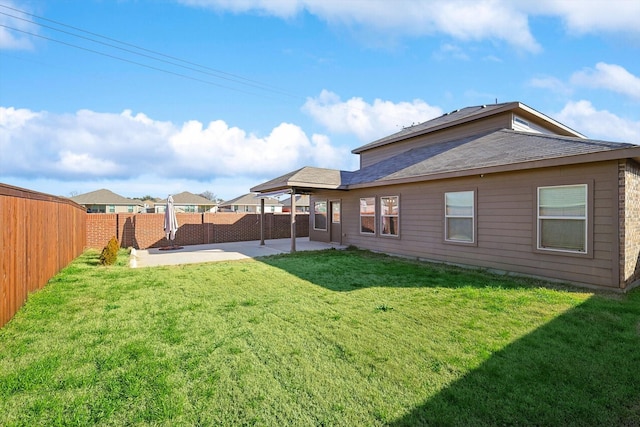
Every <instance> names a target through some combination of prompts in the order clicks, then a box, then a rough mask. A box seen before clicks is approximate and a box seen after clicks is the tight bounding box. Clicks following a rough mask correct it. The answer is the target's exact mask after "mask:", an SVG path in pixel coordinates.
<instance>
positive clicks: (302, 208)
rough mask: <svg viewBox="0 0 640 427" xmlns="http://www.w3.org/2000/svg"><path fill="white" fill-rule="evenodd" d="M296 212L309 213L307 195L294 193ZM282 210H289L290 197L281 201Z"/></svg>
mask: <svg viewBox="0 0 640 427" xmlns="http://www.w3.org/2000/svg"><path fill="white" fill-rule="evenodd" d="M295 202H296V203H295V205H296V213H309V195H308V194H296V198H295ZM281 203H282V212H291V197H287V198H286V199H284V200H282V201H281Z"/></svg>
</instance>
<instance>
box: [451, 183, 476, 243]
mask: <svg viewBox="0 0 640 427" xmlns="http://www.w3.org/2000/svg"><path fill="white" fill-rule="evenodd" d="M444 200H445V213H444V216H445V240H447V241H451V242H471V243H472V242H473V241H474V226H473V224H474V203H473V191H457V192H455V193H445V195H444Z"/></svg>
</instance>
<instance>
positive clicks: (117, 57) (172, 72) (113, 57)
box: [0, 24, 264, 96]
mask: <svg viewBox="0 0 640 427" xmlns="http://www.w3.org/2000/svg"><path fill="white" fill-rule="evenodd" d="M0 27H3V28H7V29H9V30H12V31H18V32H20V33H24V34H28V35H30V36H33V37H38V38H41V39H44V40H48V41H52V42H55V43H60V44H62V45H65V46H69V47H73V48H76V49H80V50H84V51H87V52H91V53H95V54H97V55H102V56H106V57H108V58H112V59H117V60H118V61H122V62H128V63H129V64H134V65H138V66H140V67H145V68H149V69H151V70H155V71H160V72H163V73H167V74H172V75H174V76H178V77H182V78H185V79H189V80H193V81H197V82H200V83H206V84H209V85H213V86H217V87H221V88H225V89H230V90H235V91H237V92H243V93H246V94H250V95H260V94H256V93H253V92H248V91H245V90H242V89H238V88H234V87H231V86H225V85H221V84H218V83H214V82H212V81H209V80H203V79H199V78H197V77H192V76H188V75H186V74H182V73H176V72H175V71H169V70H165V69H163V68H158V67H154V66H152V65H148V64H143V63H141V62H137V61H133V60H130V59H126V58H121V57H119V56H116V55H111V54H109V53H105V52H100V51H97V50H93V49H89V48H86V47H82V46H78V45H74V44H72V43H67V42H64V41H62V40H56V39H53V38H51V37H47V36H43V35H40V34H36V33H32V32H30V31H25V30H20V29H18V28H14V27H10V26H8V25H4V24H0ZM263 96H264V95H263Z"/></svg>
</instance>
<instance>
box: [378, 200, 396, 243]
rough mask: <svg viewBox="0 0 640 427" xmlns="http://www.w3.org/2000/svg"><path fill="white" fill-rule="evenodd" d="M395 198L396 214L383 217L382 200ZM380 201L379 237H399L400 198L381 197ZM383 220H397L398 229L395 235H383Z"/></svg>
mask: <svg viewBox="0 0 640 427" xmlns="http://www.w3.org/2000/svg"><path fill="white" fill-rule="evenodd" d="M393 198H395V199H396V200H397V201H398V202H397V203H398V213H397V214H395V215H385V214H384V213H383V210H382V200H383V199H393ZM379 200H380V235H381V236H384V237H398V236H400V196H381V197H380V198H379ZM385 218H398V229H397V230H396V234H391V233H385V232H384V227H383V224H384V219H385Z"/></svg>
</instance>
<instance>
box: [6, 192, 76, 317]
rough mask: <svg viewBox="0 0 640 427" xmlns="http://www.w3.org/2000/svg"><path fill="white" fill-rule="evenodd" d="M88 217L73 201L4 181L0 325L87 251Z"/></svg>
mask: <svg viewBox="0 0 640 427" xmlns="http://www.w3.org/2000/svg"><path fill="white" fill-rule="evenodd" d="M86 215H87V214H86V212H85V210H84V208H82V207H81V206H80V205H77V204H75V203H73V202H71V201H70V200H68V199H63V198H58V197H55V196H51V195H48V194H43V193H37V192H34V191H30V190H25V189H21V188H17V187H11V186H8V185H4V184H0V223H1V224H2V231H1V232H0V246H1V247H2V254H1V255H0V327H1V326H2V325H4V324H5V323H6V322H8V321H9V320H10V319H11V318H12V317H13V315H14V314H15V313H16V312H17V311H18V309H19V308H20V307H21V306H22V304H24V302H25V301H26V300H27V297H28V296H29V294H30V293H32V292H35V291H37V290H38V289H41V288H42V287H44V286H45V285H46V283H47V281H48V280H49V279H50V278H51V277H53V276H54V275H55V274H56V273H57V272H58V271H60V270H61V269H62V268H64V267H65V266H66V265H67V264H68V263H69V262H71V261H72V260H73V259H74V258H75V257H77V256H78V255H80V254H81V253H82V251H83V250H84V246H85V239H86V222H85V218H86Z"/></svg>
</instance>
